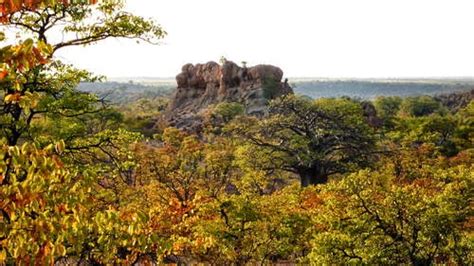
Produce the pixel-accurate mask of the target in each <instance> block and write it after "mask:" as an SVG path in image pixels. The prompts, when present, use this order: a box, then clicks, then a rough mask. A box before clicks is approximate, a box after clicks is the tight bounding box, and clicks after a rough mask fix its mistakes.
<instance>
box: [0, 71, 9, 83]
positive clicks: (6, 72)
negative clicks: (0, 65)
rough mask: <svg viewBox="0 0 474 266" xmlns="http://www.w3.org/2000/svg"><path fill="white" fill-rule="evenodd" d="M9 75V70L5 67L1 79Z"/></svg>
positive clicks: (0, 75) (0, 73)
mask: <svg viewBox="0 0 474 266" xmlns="http://www.w3.org/2000/svg"><path fill="white" fill-rule="evenodd" d="M7 75H8V71H7V70H6V69H4V70H3V71H2V72H0V80H2V79H4V78H5V77H6V76H7Z"/></svg>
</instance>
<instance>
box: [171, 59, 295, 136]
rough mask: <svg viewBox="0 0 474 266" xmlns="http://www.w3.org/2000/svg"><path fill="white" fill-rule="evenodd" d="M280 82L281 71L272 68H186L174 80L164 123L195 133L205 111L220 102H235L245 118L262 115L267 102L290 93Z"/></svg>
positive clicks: (229, 64) (227, 65)
mask: <svg viewBox="0 0 474 266" xmlns="http://www.w3.org/2000/svg"><path fill="white" fill-rule="evenodd" d="M282 78H283V71H282V70H281V69H280V68H278V67H276V66H272V65H257V66H254V67H240V66H238V65H237V64H235V63H234V62H231V61H226V62H225V63H223V64H222V65H220V64H218V63H216V62H208V63H206V64H196V65H193V64H186V65H184V66H183V67H182V71H181V73H180V74H178V75H177V76H176V82H177V85H178V86H177V88H176V91H175V93H174V95H173V97H172V100H171V103H170V105H169V107H168V110H167V112H166V115H165V119H166V120H167V122H168V123H169V125H171V126H175V127H178V128H182V129H188V130H192V131H196V129H198V128H199V126H200V124H201V121H202V115H203V112H204V111H205V110H206V108H208V107H209V106H210V105H213V104H217V103H221V102H238V103H241V104H242V105H243V106H244V108H245V112H246V113H247V114H253V115H263V114H265V112H266V106H267V103H268V101H269V100H271V99H274V98H276V97H279V96H281V95H285V94H289V93H293V90H292V89H291V87H290V86H289V85H288V83H287V81H286V80H285V81H284V82H282Z"/></svg>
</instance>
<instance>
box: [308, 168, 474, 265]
mask: <svg viewBox="0 0 474 266" xmlns="http://www.w3.org/2000/svg"><path fill="white" fill-rule="evenodd" d="M473 170H474V169H472V166H471V167H466V166H458V167H453V168H448V169H436V168H431V169H430V173H429V174H428V175H427V176H426V177H421V178H416V179H414V180H411V181H408V180H404V181H400V180H399V179H397V178H395V177H394V176H392V175H391V174H390V173H389V172H385V171H384V170H383V169H382V171H380V172H371V171H361V172H359V173H354V174H351V175H350V176H348V177H346V178H345V179H343V180H341V181H339V182H335V183H332V184H328V185H327V186H325V187H320V188H319V189H316V190H317V191H314V193H317V195H318V197H319V198H320V199H321V200H320V204H319V206H318V207H316V208H315V215H314V216H313V218H314V224H315V226H316V227H317V228H319V232H317V233H316V234H315V235H314V239H313V241H312V246H313V250H312V252H311V254H309V256H308V258H309V260H310V262H311V263H314V264H369V265H374V264H375V265H379V264H383V265H386V264H390V265H398V264H410V265H431V264H456V265H470V264H472V262H473V261H472V236H469V234H470V232H469V219H471V218H472V208H471V205H472V200H473V190H472V187H473V184H472V180H473V179H472V172H473Z"/></svg>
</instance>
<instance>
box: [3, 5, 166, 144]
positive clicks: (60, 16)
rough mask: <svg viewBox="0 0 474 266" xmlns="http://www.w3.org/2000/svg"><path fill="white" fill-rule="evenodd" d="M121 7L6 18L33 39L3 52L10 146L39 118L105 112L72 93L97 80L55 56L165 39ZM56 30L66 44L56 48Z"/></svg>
mask: <svg viewBox="0 0 474 266" xmlns="http://www.w3.org/2000/svg"><path fill="white" fill-rule="evenodd" d="M123 6H124V4H123V2H122V1H104V2H101V3H99V4H96V5H90V4H89V3H88V2H84V1H74V2H71V3H67V2H64V3H63V2H59V3H55V4H51V5H40V6H38V7H37V8H36V9H31V8H29V7H28V6H20V7H19V8H16V9H14V11H13V12H11V13H9V14H7V15H6V16H5V25H6V27H7V29H8V30H9V31H11V32H17V31H18V32H21V33H25V34H24V35H25V36H27V37H31V38H30V39H27V40H25V41H24V42H22V43H21V44H19V45H15V46H6V47H4V48H3V49H2V51H1V55H2V59H3V60H2V61H3V62H5V63H3V64H2V65H1V69H0V71H1V72H2V73H3V74H2V76H1V77H2V79H1V80H0V89H1V94H2V95H3V96H4V100H3V101H2V105H1V107H2V108H1V112H0V122H1V123H2V129H3V136H4V137H6V139H7V140H8V144H9V145H11V146H13V145H15V144H17V143H18V142H19V140H20V139H22V138H25V137H26V136H25V135H28V134H27V133H30V127H31V126H32V124H33V123H34V121H35V119H36V118H37V117H50V116H55V117H54V118H55V119H57V117H66V118H78V117H81V116H84V115H87V114H94V113H98V112H100V111H102V110H103V109H104V101H103V100H102V99H98V98H97V97H96V96H94V95H91V94H87V93H82V92H79V91H77V90H76V86H77V85H78V84H79V82H84V81H91V82H93V81H98V80H100V78H99V77H94V76H93V75H92V74H91V73H89V72H87V71H83V70H78V69H75V68H74V67H72V66H70V65H65V64H63V63H62V62H61V61H59V60H56V59H55V57H54V55H55V54H56V52H57V51H59V50H60V49H63V48H66V47H70V46H77V45H90V44H94V43H96V42H98V41H102V40H105V39H108V38H134V39H141V40H145V41H149V42H154V41H155V40H157V39H159V38H161V37H163V36H164V35H165V32H164V31H163V30H162V29H161V27H159V26H157V25H156V24H155V23H154V22H152V21H149V20H145V19H143V18H141V17H138V16H134V15H132V14H130V13H127V12H125V11H122V8H123ZM59 30H61V31H63V32H64V33H65V38H64V39H63V40H61V41H58V42H54V38H52V36H53V34H54V32H56V31H59ZM28 137H29V138H30V139H31V137H32V136H28ZM67 144H68V143H66V145H67ZM67 146H68V145H67Z"/></svg>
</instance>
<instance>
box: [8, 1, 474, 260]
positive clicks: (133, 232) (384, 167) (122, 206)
mask: <svg viewBox="0 0 474 266" xmlns="http://www.w3.org/2000/svg"><path fill="white" fill-rule="evenodd" d="M40 2H41V1H40ZM40 2H34V1H33V2H29V4H23V5H16V6H8V9H7V11H8V12H7V13H4V11H2V17H1V19H2V20H1V21H2V22H3V23H7V26H8V27H10V28H16V29H22V30H23V31H22V33H21V34H25V35H24V36H25V37H30V38H29V39H28V38H26V39H25V40H22V41H20V42H19V43H17V44H14V45H10V46H5V47H3V48H1V49H0V59H1V63H0V96H1V98H2V100H1V110H0V124H1V129H2V130H1V132H0V265H3V264H7V265H13V264H19V265H23V264H24V265H45V264H55V263H56V264H61V263H62V264H83V263H85V264H91V265H115V264H117V265H136V264H151V263H164V262H170V261H171V262H174V263H177V264H198V263H209V264H216V263H217V264H236V265H242V264H267V263H268V264H269V263H272V264H273V263H281V262H291V263H305V264H317V265H319V264H323V265H325V264H336V265H339V264H370V265H372V264H375V265H378V264H381V265H385V264H389V265H392V264H397V265H398V264H414V265H430V264H448V265H451V264H460V265H461V264H466V265H470V264H473V256H472V254H473V245H472V243H473V236H472V221H473V219H472V217H473V216H472V215H473V211H472V206H473V189H472V188H473V180H474V178H473V177H474V176H473V173H474V168H473V167H472V165H473V161H474V160H473V158H474V149H473V148H474V147H473V143H474V103H473V102H471V103H470V104H468V105H467V103H466V104H464V103H463V104H462V106H459V108H461V109H459V108H457V107H456V108H455V109H453V111H452V112H451V113H448V112H446V110H445V109H444V108H443V107H442V106H441V105H440V103H439V102H438V101H437V100H435V99H433V98H431V97H411V98H406V99H400V98H396V97H393V98H392V97H389V98H379V99H377V100H376V101H375V107H376V109H377V112H378V114H379V116H380V117H381V118H382V119H383V120H384V121H385V127H383V128H382V129H381V130H380V132H376V130H378V129H376V128H371V127H370V126H369V125H368V124H367V118H366V117H364V110H363V107H362V106H361V105H362V104H361V103H360V102H357V101H353V100H351V99H349V98H338V99H319V100H316V101H314V100H308V99H303V98H299V97H295V96H293V95H289V96H286V97H283V98H279V99H274V98H276V96H277V95H275V88H276V87H275V86H277V85H278V84H277V83H276V81H272V80H270V81H268V80H267V81H264V94H265V95H264V96H265V97H266V98H267V99H274V100H273V101H271V102H270V105H269V114H268V116H266V117H259V118H257V117H249V116H245V115H244V111H245V110H244V107H243V106H242V105H240V104H237V103H221V104H218V105H216V106H214V107H213V108H210V110H209V113H208V117H207V119H208V121H205V122H206V123H208V124H209V125H210V126H211V130H208V131H205V132H201V134H200V135H195V134H190V133H185V132H182V131H180V130H179V129H176V128H164V129H163V130H161V128H160V129H158V128H156V124H157V121H158V119H157V116H159V115H160V114H161V111H162V110H164V108H165V106H166V101H165V100H163V99H161V98H159V99H157V98H154V99H143V98H142V99H139V100H137V101H134V102H132V103H129V104H128V105H122V106H120V108H119V109H118V110H117V109H114V108H112V107H111V106H109V105H108V103H107V102H106V101H105V100H104V99H102V98H100V97H101V96H97V95H94V94H91V93H88V92H84V91H81V90H78V89H77V86H78V84H79V83H81V82H84V81H87V82H94V81H98V80H101V78H100V77H95V76H93V75H92V74H91V73H89V72H87V71H83V70H78V69H76V68H74V67H73V66H70V65H65V64H63V63H62V62H61V61H59V60H57V59H56V58H55V56H54V55H55V52H56V51H57V50H59V49H62V48H63V47H68V46H73V45H89V44H93V43H95V42H98V41H101V40H104V39H106V38H110V37H124V38H135V39H142V40H145V41H150V42H154V41H156V40H158V39H159V38H161V37H163V35H164V31H163V30H162V29H161V28H160V27H159V26H158V25H156V24H154V23H153V22H152V21H149V20H145V19H142V18H140V17H136V16H134V15H132V14H129V13H128V12H125V11H123V10H122V8H123V2H122V1H102V2H100V3H99V4H97V5H89V4H87V3H86V2H83V1H79V2H71V3H69V4H67V5H66V4H64V3H63V2H61V3H57V2H54V1H53V2H51V1H50V2H48V3H47V4H44V3H42V4H41V3H40ZM15 3H17V1H8V4H9V5H12V4H15ZM51 29H55V30H63V32H64V33H65V34H64V39H63V40H62V41H61V42H59V43H56V44H54V43H51V38H50V32H51ZM3 38H4V36H3V34H0V39H3ZM463 99H464V98H463ZM363 104H365V106H366V107H369V108H366V109H370V110H368V111H370V112H372V111H373V108H372V107H371V106H369V105H368V104H367V103H363ZM456 106H457V105H456ZM365 111H366V112H367V110H365ZM144 127H145V128H144ZM128 130H131V131H128ZM134 131H135V132H134ZM140 133H144V134H146V135H147V137H150V138H149V139H146V140H144V139H143V137H142V135H141V134H140ZM377 133H381V134H379V135H380V136H381V137H382V138H380V139H379V138H376V136H377V135H378V134H377ZM151 136H154V138H151ZM374 153H377V156H374ZM361 168H365V170H361ZM329 176H330V177H331V180H329V182H327V178H328V177H329ZM298 178H299V179H300V181H301V184H302V185H303V186H307V185H309V184H314V185H316V184H319V185H317V186H311V187H308V188H301V187H300V186H299V185H298V184H296V182H295V180H296V179H298Z"/></svg>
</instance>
